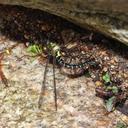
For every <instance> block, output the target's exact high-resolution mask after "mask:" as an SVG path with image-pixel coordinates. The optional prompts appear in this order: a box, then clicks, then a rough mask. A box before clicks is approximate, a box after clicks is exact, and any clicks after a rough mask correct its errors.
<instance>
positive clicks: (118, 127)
mask: <svg viewBox="0 0 128 128" xmlns="http://www.w3.org/2000/svg"><path fill="white" fill-rule="evenodd" d="M116 128H128V125H126V124H125V123H123V122H117V124H116Z"/></svg>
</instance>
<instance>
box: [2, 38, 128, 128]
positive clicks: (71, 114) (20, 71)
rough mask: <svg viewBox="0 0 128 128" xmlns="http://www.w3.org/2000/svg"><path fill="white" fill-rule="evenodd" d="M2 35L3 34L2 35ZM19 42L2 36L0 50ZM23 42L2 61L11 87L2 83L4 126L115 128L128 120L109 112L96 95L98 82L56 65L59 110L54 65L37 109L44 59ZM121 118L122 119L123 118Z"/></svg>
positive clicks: (11, 127)
mask: <svg viewBox="0 0 128 128" xmlns="http://www.w3.org/2000/svg"><path fill="white" fill-rule="evenodd" d="M0 38H1V37H0ZM14 44H17V42H14V41H10V40H8V39H6V40H4V41H3V40H0V46H1V47H0V48H1V49H0V50H1V51H2V50H4V49H5V48H7V47H10V46H12V45H14ZM26 55H28V53H27V52H26V49H25V48H24V45H23V44H19V45H18V46H17V47H16V48H14V49H13V50H12V52H11V54H10V55H6V56H5V57H4V59H3V61H2V63H3V64H6V65H5V66H3V71H4V73H5V75H6V77H7V78H8V80H9V84H10V85H9V87H6V88H5V87H4V85H3V84H2V83H0V107H1V109H0V127H1V128H4V127H6V128H86V127H87V128H115V127H116V124H117V122H119V121H122V120H123V121H125V122H127V121H128V117H127V116H125V115H123V114H121V113H120V112H119V111H114V112H113V113H110V114H108V115H106V110H105V108H104V107H103V103H102V100H101V99H100V98H98V97H96V96H95V85H94V83H93V82H92V80H91V79H90V78H86V77H85V76H82V77H79V78H74V79H71V78H69V77H67V76H64V75H62V74H60V72H59V70H58V69H57V68H56V83H57V91H58V111H57V112H56V111H55V106H54V99H53V74H52V65H49V68H48V74H47V82H46V84H47V86H46V94H45V97H44V101H43V103H42V107H41V109H38V99H39V95H40V89H41V83H42V79H43V72H44V69H45V59H44V60H43V62H42V63H43V64H40V63H39V60H38V57H36V58H32V57H28V56H26ZM121 119H122V120H121Z"/></svg>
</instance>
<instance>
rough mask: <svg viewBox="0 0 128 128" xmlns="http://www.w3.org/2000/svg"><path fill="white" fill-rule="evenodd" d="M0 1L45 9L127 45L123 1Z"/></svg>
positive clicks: (127, 8)
mask: <svg viewBox="0 0 128 128" xmlns="http://www.w3.org/2000/svg"><path fill="white" fill-rule="evenodd" d="M0 3H1V4H8V5H20V6H24V7H29V8H35V9H40V10H43V11H47V12H49V13H51V14H55V15H57V16H60V17H63V18H65V19H67V20H69V21H71V22H73V23H75V24H77V25H79V26H81V27H83V28H87V29H91V30H94V31H98V32H101V33H102V34H104V35H106V36H108V37H112V38H114V39H116V40H118V41H119V42H122V43H124V44H126V45H128V2H127V0H122V1H121V0H120V1H117V0H111V1H106V0H102V1H101V0H90V1H89V0H18V1H17V0H4V1H3V0H0Z"/></svg>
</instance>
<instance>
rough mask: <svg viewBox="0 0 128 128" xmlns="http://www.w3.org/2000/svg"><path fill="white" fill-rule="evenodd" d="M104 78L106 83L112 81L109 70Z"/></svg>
mask: <svg viewBox="0 0 128 128" xmlns="http://www.w3.org/2000/svg"><path fill="white" fill-rule="evenodd" d="M102 78H103V80H104V82H105V83H109V82H111V79H110V75H109V73H108V72H106V73H105V74H104V75H103V77H102Z"/></svg>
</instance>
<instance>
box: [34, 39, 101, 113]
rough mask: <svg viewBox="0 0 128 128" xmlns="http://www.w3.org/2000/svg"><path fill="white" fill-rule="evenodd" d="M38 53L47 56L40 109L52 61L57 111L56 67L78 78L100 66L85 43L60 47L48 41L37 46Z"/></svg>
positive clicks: (39, 101) (39, 102)
mask: <svg viewBox="0 0 128 128" xmlns="http://www.w3.org/2000/svg"><path fill="white" fill-rule="evenodd" d="M34 47H35V48H36V50H37V52H40V53H41V52H42V51H43V52H44V53H45V54H46V55H47V56H46V58H47V61H46V65H45V70H44V75H43V81H42V86H41V92H40V96H39V100H38V107H39V108H41V105H42V102H43V97H44V95H45V89H46V76H47V68H48V63H50V60H52V62H51V63H52V65H53V86H54V102H55V109H56V111H57V108H58V106H57V89H56V78H55V65H59V67H60V68H61V69H62V70H63V73H66V74H67V75H68V76H70V77H77V76H80V75H82V74H84V72H85V71H86V70H88V69H91V68H95V67H97V66H98V65H99V63H98V62H97V61H95V58H94V57H93V54H94V53H92V52H88V49H87V47H86V45H85V44H84V43H78V42H74V43H67V44H63V45H59V44H57V43H56V42H53V41H50V40H47V42H46V44H45V45H44V46H42V45H38V46H37V45H35V46H34ZM51 58H52V59H51Z"/></svg>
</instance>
